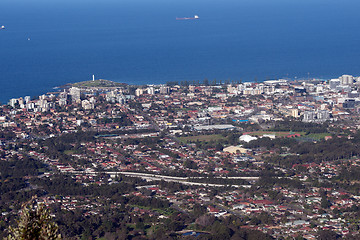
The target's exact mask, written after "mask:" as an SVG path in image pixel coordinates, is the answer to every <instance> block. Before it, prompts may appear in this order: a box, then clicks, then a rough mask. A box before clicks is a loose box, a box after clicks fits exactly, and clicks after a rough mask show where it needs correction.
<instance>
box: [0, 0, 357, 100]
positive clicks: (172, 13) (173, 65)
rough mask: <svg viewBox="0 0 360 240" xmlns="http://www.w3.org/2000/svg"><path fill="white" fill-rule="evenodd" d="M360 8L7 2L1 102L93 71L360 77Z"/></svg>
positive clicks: (228, 0)
mask: <svg viewBox="0 0 360 240" xmlns="http://www.w3.org/2000/svg"><path fill="white" fill-rule="evenodd" d="M359 8H360V1H358V0H342V1H339V0H225V1H220V0H51V1H49V0H30V1H29V0H1V2H0V25H5V26H6V30H0V70H1V71H0V101H1V102H3V103H4V102H6V101H7V100H8V99H9V98H12V97H20V96H25V95H31V96H35V95H39V94H42V93H46V92H47V91H50V90H51V89H52V88H53V87H56V86H59V85H62V84H65V83H69V82H77V81H85V80H90V79H91V77H92V74H95V76H96V78H103V79H108V80H113V81H118V82H126V83H133V84H144V83H165V82H167V81H183V80H188V81H194V80H195V81H197V80H200V81H203V79H205V78H208V79H209V80H212V79H217V80H220V79H221V80H242V81H253V80H254V79H255V78H256V79H257V80H265V79H276V78H281V77H288V78H295V77H298V78H302V77H308V76H309V77H317V78H331V77H338V76H340V75H342V74H345V73H346V74H352V75H360V66H359V59H360V31H359V29H360V14H358V9H359ZM195 14H197V15H199V17H200V19H198V20H186V21H177V20H176V19H175V18H176V17H192V16H193V15H195ZM28 39H29V40H28Z"/></svg>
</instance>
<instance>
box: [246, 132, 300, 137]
mask: <svg viewBox="0 0 360 240" xmlns="http://www.w3.org/2000/svg"><path fill="white" fill-rule="evenodd" d="M248 134H249V135H252V136H263V135H265V134H268V135H275V136H277V137H285V136H287V135H290V134H300V135H301V136H303V135H305V132H290V131H289V132H288V131H286V132H270V131H258V132H250V133H248Z"/></svg>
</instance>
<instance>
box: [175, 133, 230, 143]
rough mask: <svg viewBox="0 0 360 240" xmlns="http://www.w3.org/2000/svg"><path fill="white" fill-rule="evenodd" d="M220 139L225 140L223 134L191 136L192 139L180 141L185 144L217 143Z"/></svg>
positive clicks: (185, 138) (183, 138) (184, 138)
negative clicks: (198, 142) (197, 142)
mask: <svg viewBox="0 0 360 240" xmlns="http://www.w3.org/2000/svg"><path fill="white" fill-rule="evenodd" d="M219 139H225V137H223V136H222V135H221V134H213V135H198V136H190V137H180V138H179V140H180V141H182V142H184V143H189V142H196V141H200V142H210V141H216V140H219Z"/></svg>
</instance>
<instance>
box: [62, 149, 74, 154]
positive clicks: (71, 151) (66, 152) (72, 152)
mask: <svg viewBox="0 0 360 240" xmlns="http://www.w3.org/2000/svg"><path fill="white" fill-rule="evenodd" d="M64 153H65V154H66V155H73V154H74V153H75V151H74V150H65V151H64Z"/></svg>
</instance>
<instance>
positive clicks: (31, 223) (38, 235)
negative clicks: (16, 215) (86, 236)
mask: <svg viewBox="0 0 360 240" xmlns="http://www.w3.org/2000/svg"><path fill="white" fill-rule="evenodd" d="M9 231H10V234H9V235H8V236H7V238H6V239H8V240H45V239H46V240H55V239H61V235H60V234H58V226H57V224H56V223H55V222H53V219H52V217H51V216H50V212H49V210H48V209H46V208H45V207H44V205H42V204H38V203H37V201H36V199H35V198H32V199H31V200H30V201H29V202H27V203H25V204H24V205H23V206H22V212H21V215H20V220H19V221H18V226H17V227H15V228H13V227H10V228H9Z"/></svg>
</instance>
